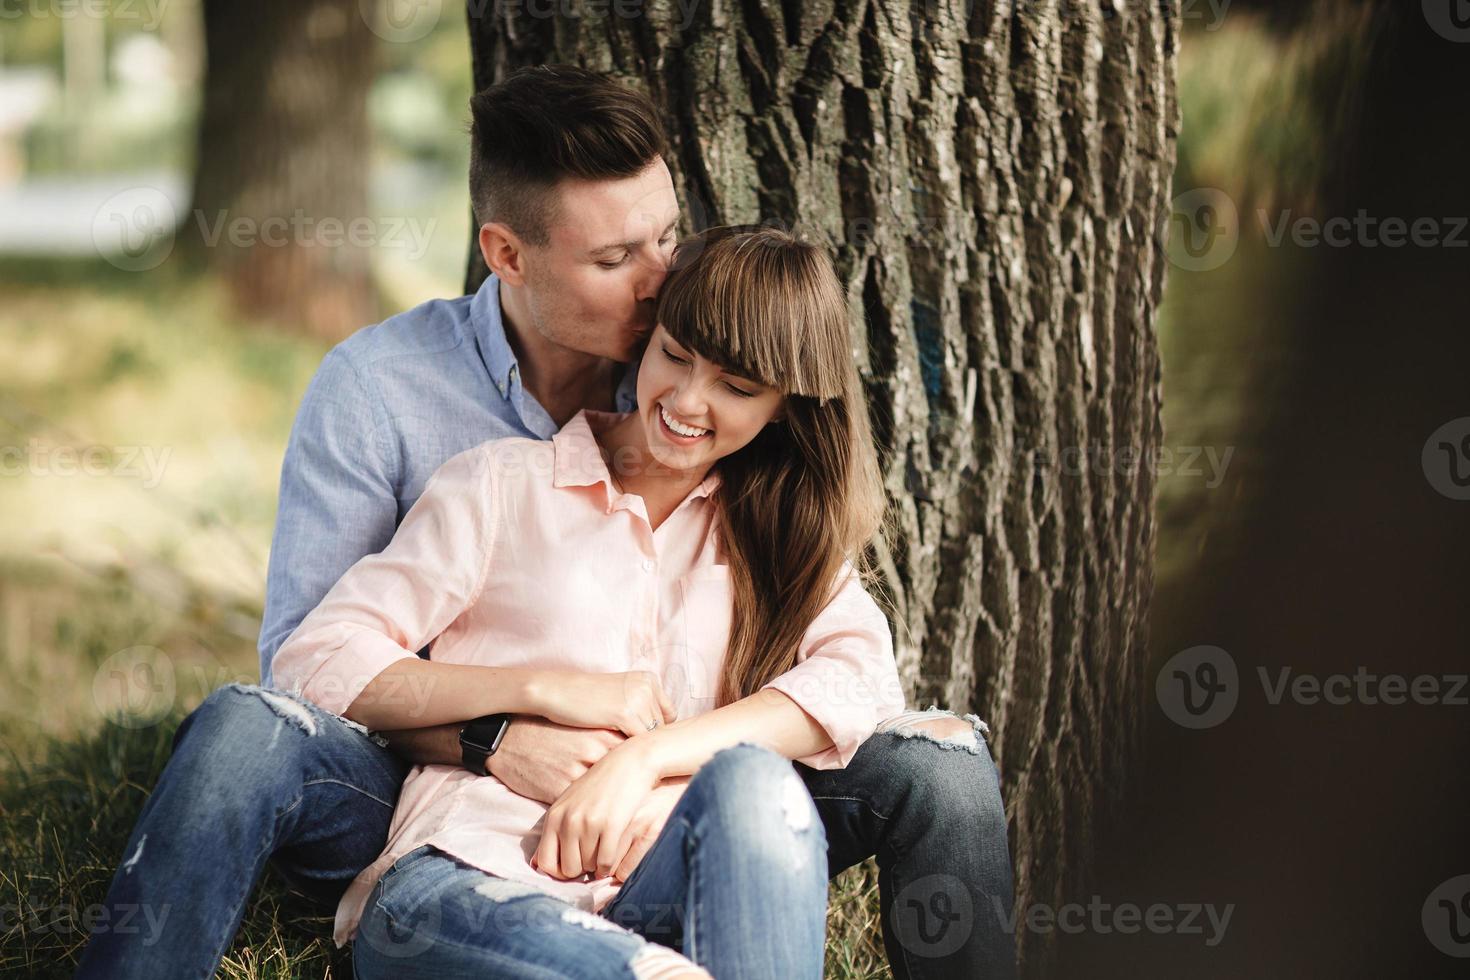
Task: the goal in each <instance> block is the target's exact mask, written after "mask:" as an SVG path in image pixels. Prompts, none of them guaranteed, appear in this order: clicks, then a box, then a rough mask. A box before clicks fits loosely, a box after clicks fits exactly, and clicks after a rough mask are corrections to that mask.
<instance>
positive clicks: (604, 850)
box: [596, 824, 633, 878]
mask: <svg viewBox="0 0 1470 980" xmlns="http://www.w3.org/2000/svg"><path fill="white" fill-rule="evenodd" d="M632 836H633V827H632V825H631V824H629V825H628V827H627V828H625V829H624V830H623V832H622V833H621V834H603V835H602V840H601V841H599V842H598V847H597V871H596V873H597V877H599V878H603V877H606V876H607V875H610V874H612V873H613V872H614V871H615V870H617V867H618V865H619V864H620V863H621V862H622V858H623V855H624V854H626V853H628V847H629V846H630V845H631V844H632Z"/></svg>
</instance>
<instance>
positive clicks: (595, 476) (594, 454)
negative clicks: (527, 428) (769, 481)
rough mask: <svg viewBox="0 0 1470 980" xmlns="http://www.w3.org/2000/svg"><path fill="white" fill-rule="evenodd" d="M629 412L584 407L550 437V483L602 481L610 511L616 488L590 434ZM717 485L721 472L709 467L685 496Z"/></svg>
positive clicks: (706, 491)
mask: <svg viewBox="0 0 1470 980" xmlns="http://www.w3.org/2000/svg"><path fill="white" fill-rule="evenodd" d="M631 414H633V413H631V412H599V411H596V410H594V409H590V408H584V409H582V410H581V411H580V412H578V413H577V414H576V415H573V416H572V417H571V419H569V420H568V421H567V424H566V425H564V426H562V427H561V431H559V432H557V433H556V434H555V435H554V436H552V437H551V445H552V486H556V487H590V486H592V485H594V484H597V483H601V484H602V485H603V488H604V489H605V490H606V491H607V510H608V513H612V510H613V504H614V502H615V501H616V499H617V496H618V492H617V491H616V490H615V489H614V488H613V482H612V474H611V473H609V472H608V468H607V460H606V459H604V458H603V455H602V446H601V445H599V444H598V442H597V437H596V436H595V435H594V434H593V431H594V426H595V427H596V431H598V432H601V431H603V430H604V429H606V427H607V426H609V425H612V424H613V423H615V422H617V421H618V420H619V419H624V418H627V417H628V416H629V415H631ZM719 485H720V474H719V472H718V471H717V470H714V469H711V470H710V472H709V475H708V476H706V477H705V478H704V479H703V480H702V481H700V484H699V486H697V487H695V488H694V489H693V490H691V491H689V496H688V497H686V498H685V499H686V500H692V499H694V498H696V497H708V496H709V495H710V494H712V493H714V492H715V490H716V489H717V488H718V487H719Z"/></svg>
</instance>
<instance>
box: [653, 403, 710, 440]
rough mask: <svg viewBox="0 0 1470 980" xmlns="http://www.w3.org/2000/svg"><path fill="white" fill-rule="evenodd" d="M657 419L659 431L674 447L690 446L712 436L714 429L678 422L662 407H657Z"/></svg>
mask: <svg viewBox="0 0 1470 980" xmlns="http://www.w3.org/2000/svg"><path fill="white" fill-rule="evenodd" d="M658 418H659V431H660V432H662V433H663V436H664V438H665V439H668V440H669V441H670V442H672V443H673V444H674V445H676V446H691V445H693V444H694V443H696V442H698V441H699V440H701V439H703V438H705V437H706V436H711V435H714V431H715V430H714V429H702V428H700V427H699V426H695V425H687V424H685V423H683V422H681V421H679V420H678V419H677V418H675V417H674V416H673V415H672V414H671V413H670V412H669V410H668V409H667V408H664V406H663V405H659V406H658Z"/></svg>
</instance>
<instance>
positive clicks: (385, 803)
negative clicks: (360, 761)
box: [292, 776, 393, 810]
mask: <svg viewBox="0 0 1470 980" xmlns="http://www.w3.org/2000/svg"><path fill="white" fill-rule="evenodd" d="M325 783H335V784H336V785H338V786H345V787H347V788H348V789H350V790H352V791H353V792H354V793H356V794H357V795H359V796H366V797H367V798H368V799H370V800H372V801H373V802H374V803H381V804H382V805H383V806H385V807H387V808H388V809H390V810H391V809H393V804H392V803H389V802H388V801H387V800H380V799H378V798H377V797H376V796H374V795H373V794H371V793H369V792H367V791H365V790H364V789H363V788H362V787H360V786H354V785H352V784H351V783H348V782H343V781H342V780H340V779H334V778H332V777H331V776H325V777H323V778H321V779H311V780H307V781H306V782H304V783H302V784H301V788H302V789H305V788H306V787H308V786H321V785H323V784H325ZM300 802H301V801H300V800H299V799H298V800H297V801H296V803H300ZM295 805H296V804H295V803H293V804H292V806H295Z"/></svg>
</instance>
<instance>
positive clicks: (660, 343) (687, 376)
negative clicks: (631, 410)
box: [638, 325, 786, 472]
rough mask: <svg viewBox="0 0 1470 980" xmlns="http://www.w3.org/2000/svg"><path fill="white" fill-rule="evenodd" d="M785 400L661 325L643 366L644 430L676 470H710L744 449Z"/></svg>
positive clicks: (655, 452) (656, 452) (652, 447)
mask: <svg viewBox="0 0 1470 980" xmlns="http://www.w3.org/2000/svg"><path fill="white" fill-rule="evenodd" d="M785 404H786V399H785V396H783V395H782V394H781V392H780V391H779V390H777V389H775V388H772V387H770V386H768V385H763V384H760V383H759V382H756V381H752V380H751V379H749V378H744V377H741V376H740V375H738V374H731V373H728V372H726V371H725V370H724V369H723V368H721V366H720V365H718V364H716V363H714V362H713V361H708V360H705V359H704V358H703V357H701V356H700V355H698V354H696V353H694V352H693V351H691V350H689V349H688V348H686V347H684V346H682V345H681V344H680V343H679V342H678V341H676V340H675V339H674V338H673V337H671V336H670V335H669V333H668V331H666V330H665V329H664V328H663V326H662V325H660V326H659V327H658V328H657V329H656V330H655V331H654V332H653V335H652V337H651V338H650V339H649V342H648V347H647V349H646V350H645V351H644V352H643V361H642V363H641V364H640V365H639V367H638V417H639V423H640V425H639V430H640V431H641V432H642V434H643V442H644V444H645V445H646V446H647V448H648V451H649V455H651V456H652V457H653V458H654V459H655V460H657V461H658V462H659V463H661V464H663V465H664V466H666V467H668V468H669V469H671V470H675V471H684V472H687V471H689V470H702V469H707V468H708V467H710V466H712V465H714V463H715V462H716V461H718V460H720V459H722V458H724V457H725V456H728V455H730V454H731V453H733V452H736V451H737V450H739V449H742V448H744V447H745V446H746V445H747V444H748V443H749V442H750V441H751V440H752V439H754V438H755V437H756V436H757V435H758V434H759V433H760V431H761V428H762V427H763V426H765V425H766V424H767V423H769V422H771V421H772V420H774V419H777V418H779V417H781V416H783V415H784V411H783V410H784V408H785ZM671 423H672V425H671Z"/></svg>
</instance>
